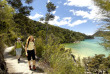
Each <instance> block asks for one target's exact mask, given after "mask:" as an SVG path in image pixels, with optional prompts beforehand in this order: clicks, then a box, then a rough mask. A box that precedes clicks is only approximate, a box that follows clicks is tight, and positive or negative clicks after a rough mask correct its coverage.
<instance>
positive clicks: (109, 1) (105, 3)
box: [93, 0, 110, 49]
mask: <svg viewBox="0 0 110 74" xmlns="http://www.w3.org/2000/svg"><path fill="white" fill-rule="evenodd" d="M93 1H94V4H95V5H96V6H97V7H99V8H100V11H99V13H101V14H102V16H103V17H104V18H102V19H101V21H103V22H104V24H103V27H102V29H101V31H110V0H93ZM102 37H103V38H104V43H103V44H102V45H103V46H105V47H106V49H110V34H107V33H104V34H103V35H102Z"/></svg>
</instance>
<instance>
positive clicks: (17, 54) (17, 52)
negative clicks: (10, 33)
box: [16, 49, 19, 63]
mask: <svg viewBox="0 0 110 74" xmlns="http://www.w3.org/2000/svg"><path fill="white" fill-rule="evenodd" d="M16 58H17V60H18V63H19V49H16Z"/></svg>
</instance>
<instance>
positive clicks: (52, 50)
mask: <svg viewBox="0 0 110 74" xmlns="http://www.w3.org/2000/svg"><path fill="white" fill-rule="evenodd" d="M36 50H37V56H40V57H41V61H43V62H46V64H48V65H49V66H50V67H51V69H50V70H48V69H47V70H46V71H47V73H48V74H73V73H74V74H84V68H83V67H81V66H80V65H76V64H75V63H74V61H73V59H72V57H71V55H70V54H71V53H70V52H66V51H65V48H64V47H63V46H62V45H61V44H60V43H59V41H58V38H57V37H55V36H54V35H53V34H51V35H49V37H48V44H46V42H45V40H43V39H42V37H39V38H37V41H36Z"/></svg>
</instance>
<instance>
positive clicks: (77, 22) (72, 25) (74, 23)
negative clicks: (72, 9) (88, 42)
mask: <svg viewBox="0 0 110 74" xmlns="http://www.w3.org/2000/svg"><path fill="white" fill-rule="evenodd" d="M86 22H87V20H77V21H75V22H73V23H72V24H69V26H70V27H74V26H76V25H79V24H82V23H86Z"/></svg>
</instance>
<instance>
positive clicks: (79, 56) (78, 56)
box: [65, 47, 88, 60]
mask: <svg viewBox="0 0 110 74" xmlns="http://www.w3.org/2000/svg"><path fill="white" fill-rule="evenodd" d="M68 49H71V48H66V47H65V50H68ZM71 51H72V54H73V55H74V56H75V59H78V58H80V59H81V60H82V59H83V58H84V57H88V56H86V55H82V54H78V53H77V51H76V50H74V49H71Z"/></svg>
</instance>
